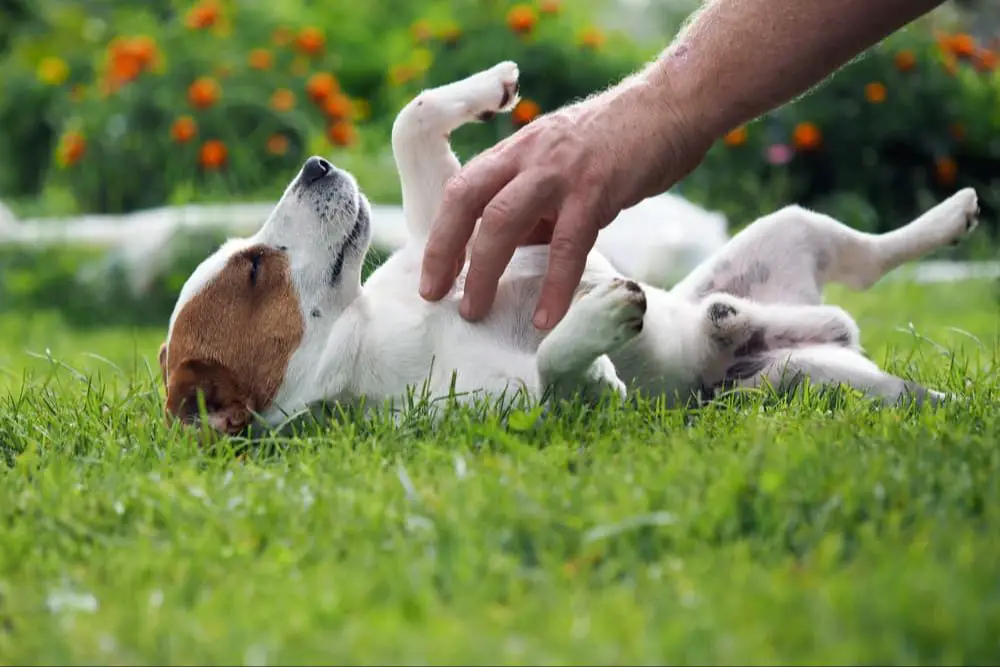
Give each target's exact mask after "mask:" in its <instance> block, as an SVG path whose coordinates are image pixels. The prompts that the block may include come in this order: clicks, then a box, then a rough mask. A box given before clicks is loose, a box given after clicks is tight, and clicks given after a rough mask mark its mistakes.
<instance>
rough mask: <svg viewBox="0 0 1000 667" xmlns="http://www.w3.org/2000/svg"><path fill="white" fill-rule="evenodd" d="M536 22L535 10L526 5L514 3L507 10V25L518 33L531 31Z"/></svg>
mask: <svg viewBox="0 0 1000 667" xmlns="http://www.w3.org/2000/svg"><path fill="white" fill-rule="evenodd" d="M537 22H538V17H537V16H535V10H534V9H532V8H531V7H529V6H528V5H514V6H513V7H511V8H510V11H509V12H507V27H508V28H510V29H511V30H513V31H514V32H516V33H518V34H526V33H529V32H531V30H532V28H534V27H535V23H537Z"/></svg>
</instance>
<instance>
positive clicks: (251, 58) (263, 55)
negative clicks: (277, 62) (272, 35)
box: [247, 49, 274, 70]
mask: <svg viewBox="0 0 1000 667" xmlns="http://www.w3.org/2000/svg"><path fill="white" fill-rule="evenodd" d="M273 63H274V56H273V55H271V52H270V51H268V50H267V49H254V50H253V51H251V52H250V55H248V56H247V64H248V65H250V67H251V68H252V69H256V70H266V69H271V65H272V64H273Z"/></svg>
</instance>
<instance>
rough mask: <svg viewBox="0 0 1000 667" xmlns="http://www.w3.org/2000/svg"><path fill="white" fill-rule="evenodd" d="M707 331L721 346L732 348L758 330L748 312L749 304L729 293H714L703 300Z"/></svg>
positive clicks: (739, 344)
mask: <svg viewBox="0 0 1000 667" xmlns="http://www.w3.org/2000/svg"><path fill="white" fill-rule="evenodd" d="M702 305H703V307H704V313H705V325H706V327H707V333H708V336H709V338H711V339H712V340H713V341H715V343H716V344H717V345H719V346H720V347H722V348H724V349H726V350H731V349H734V348H738V347H740V346H742V345H744V344H746V342H747V341H749V340H750V337H751V336H753V334H754V332H755V331H756V327H755V326H754V322H753V319H752V318H751V317H750V313H749V312H747V310H746V306H747V304H746V303H745V302H743V301H742V300H741V299H738V298H736V297H733V296H730V295H729V294H722V293H719V294H712V295H710V296H708V297H705V300H704V301H703V302H702Z"/></svg>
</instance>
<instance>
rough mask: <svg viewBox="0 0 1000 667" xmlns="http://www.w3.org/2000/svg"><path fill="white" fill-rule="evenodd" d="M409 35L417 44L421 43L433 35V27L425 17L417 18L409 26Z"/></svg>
mask: <svg viewBox="0 0 1000 667" xmlns="http://www.w3.org/2000/svg"><path fill="white" fill-rule="evenodd" d="M410 36H411V37H413V41H414V42H416V43H417V44H423V43H424V42H426V41H428V40H429V39H430V38H431V37H433V36H434V28H432V27H431V22H430V21H428V20H427V19H419V20H417V21H414V22H413V25H411V26H410Z"/></svg>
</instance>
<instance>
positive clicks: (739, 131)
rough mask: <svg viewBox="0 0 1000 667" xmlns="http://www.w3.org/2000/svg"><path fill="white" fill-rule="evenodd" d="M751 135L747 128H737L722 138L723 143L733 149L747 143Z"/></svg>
mask: <svg viewBox="0 0 1000 667" xmlns="http://www.w3.org/2000/svg"><path fill="white" fill-rule="evenodd" d="M749 134H750V133H749V132H747V128H745V127H737V128H734V129H732V130H730V131H729V132H727V133H726V135H725V136H724V137H722V143H724V144H725V145H727V146H729V147H731V148H735V147H737V146H742V145H743V144H745V143H746V142H747V137H748V136H749Z"/></svg>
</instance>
